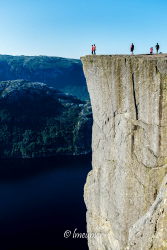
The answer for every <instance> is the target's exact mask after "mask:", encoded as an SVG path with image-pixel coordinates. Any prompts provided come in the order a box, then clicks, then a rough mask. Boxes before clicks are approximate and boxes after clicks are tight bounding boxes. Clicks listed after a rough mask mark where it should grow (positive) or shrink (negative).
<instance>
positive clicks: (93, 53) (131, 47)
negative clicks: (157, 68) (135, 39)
mask: <svg viewBox="0 0 167 250" xmlns="http://www.w3.org/2000/svg"><path fill="white" fill-rule="evenodd" d="M134 49H135V46H134V44H133V43H132V44H131V46H130V52H131V54H132V55H133V54H134ZM155 49H156V52H157V54H158V53H159V49H160V46H159V44H158V43H157V44H156V45H155ZM91 52H92V55H96V45H95V44H94V45H92V49H91ZM153 52H154V48H153V47H151V48H150V55H152V54H153Z"/></svg>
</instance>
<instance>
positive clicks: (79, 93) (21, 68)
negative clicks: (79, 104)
mask: <svg viewBox="0 0 167 250" xmlns="http://www.w3.org/2000/svg"><path fill="white" fill-rule="evenodd" d="M17 79H24V80H28V81H32V82H43V83H46V84H47V85H48V86H50V87H55V88H56V89H58V90H61V91H63V92H64V93H68V94H71V95H73V96H76V97H78V98H79V99H81V100H88V99H89V95H88V91H87V87H86V80H85V77H84V74H83V69H82V63H81V61H80V60H76V59H66V58H61V57H48V56H10V55H0V81H8V80H17Z"/></svg>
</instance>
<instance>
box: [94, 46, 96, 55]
mask: <svg viewBox="0 0 167 250" xmlns="http://www.w3.org/2000/svg"><path fill="white" fill-rule="evenodd" d="M93 47H94V55H96V45H95V44H94V46H93Z"/></svg>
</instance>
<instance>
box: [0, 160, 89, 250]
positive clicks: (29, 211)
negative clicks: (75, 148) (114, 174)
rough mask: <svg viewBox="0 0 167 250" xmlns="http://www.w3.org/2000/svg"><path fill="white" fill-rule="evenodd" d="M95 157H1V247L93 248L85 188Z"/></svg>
mask: <svg viewBox="0 0 167 250" xmlns="http://www.w3.org/2000/svg"><path fill="white" fill-rule="evenodd" d="M90 168H91V157H87V158H76V157H74V158H65V159H38V160H14V161H1V162H0V249H1V250H8V249H10V250H13V249H17V250H20V249H22V250H23V249H24V250H26V249H27V250H31V249H36V250H38V249H46V250H49V249H55V250H70V249H73V250H75V249H77V250H78V249H83V250H87V249H88V248H87V240H86V239H74V238H73V237H72V235H71V236H70V237H69V238H67V239H65V238H64V232H65V231H66V230H70V231H71V234H73V232H74V230H75V229H77V232H79V233H85V232H86V218H85V217H86V207H85V204H84V200H83V188H84V184H85V182H86V176H87V173H88V172H89V170H90Z"/></svg>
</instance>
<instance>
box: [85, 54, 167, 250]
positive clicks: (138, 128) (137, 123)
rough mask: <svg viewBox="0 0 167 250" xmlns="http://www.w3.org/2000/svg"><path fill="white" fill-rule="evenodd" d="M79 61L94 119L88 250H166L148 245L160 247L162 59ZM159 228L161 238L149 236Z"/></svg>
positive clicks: (166, 169)
mask: <svg viewBox="0 0 167 250" xmlns="http://www.w3.org/2000/svg"><path fill="white" fill-rule="evenodd" d="M81 59H82V62H83V67H84V72H85V76H86V80H87V85H88V90H89V93H90V98H91V104H92V109H93V119H94V124H93V138H92V150H93V160H92V164H93V169H92V171H91V172H90V173H89V174H88V177H87V181H86V185H85V192H84V198H85V202H86V206H87V230H88V232H90V233H92V232H93V233H97V235H96V237H92V238H91V237H89V240H88V244H89V249H90V250H103V249H104V250H108V249H109V250H110V249H114V250H119V249H136V250H138V249H143V250H145V249H167V248H156V247H155V246H154V245H155V244H157V246H158V247H163V244H164V245H165V243H164V242H165V240H166V241H167V234H166V236H164V235H165V231H164V230H165V226H163V225H164V219H163V218H164V217H163V216H167V215H166V212H165V211H166V210H165V206H167V204H166V203H165V202H166V201H165V192H166V186H167V185H166V186H165V181H164V180H165V179H164V178H166V177H165V175H166V174H167V58H166V57H165V56H164V55H162V56H160V55H158V56H144V55H143V56H142V55H141V56H86V57H83V58H81ZM163 179H164V180H163ZM161 184H162V186H161ZM160 187H161V189H160ZM160 190H161V191H160ZM162 190H163V191H162ZM159 192H160V193H161V194H160V193H159ZM158 195H159V196H161V199H160V200H161V202H159V196H158ZM154 204H158V205H155V206H154ZM165 204H166V205H165ZM153 207H154V208H153ZM150 209H152V210H150ZM161 210H164V211H163V214H161V212H162V211H161ZM150 211H154V212H152V213H151V212H150ZM157 214H159V215H157ZM161 215H162V216H161ZM149 216H151V218H150V217H149ZM156 216H159V217H158V219H159V218H161V226H159V227H158V224H156V230H155V225H154V224H155V221H158V219H155V218H154V217H156ZM146 218H147V220H146ZM148 218H149V219H148ZM156 218H157V217H156ZM150 220H151V223H150ZM139 221H140V222H139ZM146 221H147V222H148V221H149V223H150V224H149V223H148V224H147V223H146ZM142 223H144V225H143V224H142ZM145 223H146V224H145ZM156 223H158V222H156ZM139 225H140V226H139ZM141 228H142V229H141ZM159 230H161V236H157V235H159ZM145 231H146V232H150V233H149V235H148V237H143V235H146V232H145ZM153 231H154V232H153ZM155 231H156V232H155ZM155 242H156V243H155ZM160 242H161V243H160ZM158 244H159V245H158Z"/></svg>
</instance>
